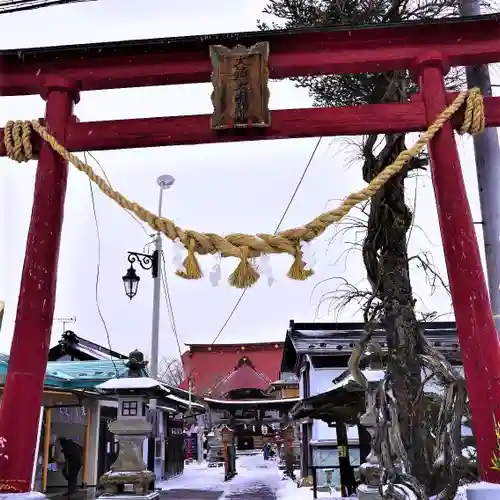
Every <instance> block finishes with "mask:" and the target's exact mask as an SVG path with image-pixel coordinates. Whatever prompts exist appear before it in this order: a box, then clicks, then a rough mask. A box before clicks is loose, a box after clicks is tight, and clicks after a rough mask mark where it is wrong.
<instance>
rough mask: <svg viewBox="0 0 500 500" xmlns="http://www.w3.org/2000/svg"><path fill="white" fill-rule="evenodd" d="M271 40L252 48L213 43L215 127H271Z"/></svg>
mask: <svg viewBox="0 0 500 500" xmlns="http://www.w3.org/2000/svg"><path fill="white" fill-rule="evenodd" d="M268 57H269V43H268V42H259V43H256V44H255V45H253V46H252V47H250V48H246V47H244V46H243V45H237V46H236V47H234V48H232V49H229V48H227V47H224V46H222V45H212V46H210V59H211V61H212V84H213V87H214V90H213V93H212V103H213V105H214V113H213V115H212V121H211V125H212V129H214V130H223V129H230V128H251V127H269V126H270V125H271V113H270V111H269V88H268V80H269V70H268V67H267V60H268Z"/></svg>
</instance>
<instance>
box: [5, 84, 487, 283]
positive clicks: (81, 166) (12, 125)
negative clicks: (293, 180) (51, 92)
mask: <svg viewBox="0 0 500 500" xmlns="http://www.w3.org/2000/svg"><path fill="white" fill-rule="evenodd" d="M464 103H466V109H465V114H464V120H463V124H462V126H461V128H460V131H459V132H460V133H461V134H465V133H470V134H473V135H475V134H479V133H481V132H482V131H483V130H484V126H485V123H484V104H483V98H482V95H481V92H480V90H479V89H477V88H473V89H470V90H468V91H463V92H460V93H459V94H458V96H457V97H456V98H455V100H454V101H453V103H452V104H450V105H449V106H448V107H446V108H445V109H444V111H443V112H442V113H441V114H440V115H439V116H438V117H437V118H436V119H435V121H434V122H433V123H432V125H430V126H429V128H428V129H427V131H426V132H424V133H423V134H422V135H421V136H420V138H419V139H418V141H417V142H416V143H415V145H414V146H413V147H411V148H409V149H407V150H405V151H403V152H401V153H400V154H399V156H398V157H397V158H396V161H395V162H394V163H392V164H391V165H388V166H387V167H385V169H384V170H383V171H382V172H381V173H380V174H378V175H377V176H376V177H375V178H374V179H373V180H372V181H371V182H370V184H368V185H367V186H366V187H365V188H363V189H361V190H360V191H356V192H354V193H351V194H350V195H349V196H348V197H347V198H346V199H345V200H344V201H343V202H342V203H341V204H340V205H339V206H338V207H337V208H335V209H333V210H330V211H328V212H325V213H322V214H321V215H319V216H318V217H316V218H315V219H313V220H312V221H311V222H309V223H307V224H305V225H304V226H301V227H296V228H293V229H288V230H285V231H281V232H279V233H277V234H275V235H272V234H266V233H260V234H257V235H251V234H244V233H234V234H229V235H226V236H221V235H218V234H215V233H200V232H198V231H194V230H192V229H182V228H181V227H179V226H177V225H175V224H174V222H173V221H171V220H169V219H167V218H165V217H158V216H157V215H155V214H154V213H153V212H150V211H149V210H147V209H146V208H144V207H143V206H142V205H139V204H138V203H136V202H134V201H131V200H129V199H128V198H127V197H126V196H124V195H123V194H121V193H120V192H118V191H115V190H114V189H112V187H111V186H110V185H109V184H108V183H107V182H106V180H105V179H103V178H102V177H100V176H99V175H98V174H97V173H96V172H95V171H94V170H93V169H92V167H91V166H90V165H87V164H86V163H84V162H83V161H82V160H80V158H78V157H77V156H75V155H74V154H73V153H71V152H69V151H68V150H67V149H66V148H65V147H64V146H62V145H61V144H60V143H59V142H58V141H57V140H56V139H55V138H54V137H53V136H52V135H51V134H50V133H49V132H48V130H47V129H46V128H45V127H44V126H43V125H41V124H40V123H39V122H38V121H37V120H32V121H15V122H14V121H9V122H8V123H7V124H6V126H5V130H4V143H5V150H6V153H7V156H9V158H11V159H13V160H15V161H17V162H26V161H28V160H30V159H32V158H33V148H32V145H31V132H32V130H34V131H35V132H36V133H37V134H38V135H39V136H40V137H41V138H42V139H43V140H44V141H46V142H47V143H48V144H49V145H50V146H51V147H52V149H53V150H54V151H56V152H57V153H58V154H59V155H61V157H63V158H64V159H65V160H66V161H68V162H69V163H71V164H72V165H74V166H75V167H76V168H77V169H78V170H80V171H81V172H83V173H84V174H85V175H87V177H88V178H89V179H90V180H91V181H92V182H94V183H95V184H96V185H97V186H98V187H99V189H100V190H101V191H102V192H103V193H104V194H105V195H106V196H108V197H109V198H111V199H112V200H114V201H115V202H116V203H118V205H120V206H121V207H122V208H124V209H125V210H128V211H130V212H132V213H133V214H135V215H136V216H137V217H138V218H139V219H140V220H142V221H143V222H145V223H147V224H148V225H149V226H150V227H151V228H152V229H154V230H155V231H160V232H162V233H163V234H164V235H165V236H166V237H167V238H169V239H170V240H172V241H175V240H177V239H179V240H180V241H181V242H182V244H183V245H184V246H185V247H186V249H187V251H188V256H187V258H186V260H185V262H184V270H183V271H182V272H180V273H178V274H179V275H181V276H182V277H184V278H186V279H198V278H200V277H201V276H202V274H201V270H200V267H199V265H198V263H197V262H196V257H195V254H196V253H197V254H199V255H206V254H216V253H220V254H221V256H222V257H237V258H239V259H240V260H241V262H240V264H239V266H238V267H237V269H236V270H235V271H234V272H233V274H232V275H231V277H230V283H231V285H233V286H235V287H237V288H246V287H248V286H251V285H252V284H253V283H255V282H256V281H257V279H258V273H257V271H256V270H255V269H254V268H253V266H252V265H251V264H250V263H249V262H248V259H252V258H255V257H259V256H261V255H264V254H280V253H287V254H290V255H292V256H294V263H293V265H292V267H291V269H290V271H289V273H288V276H289V277H290V278H292V279H298V280H304V279H306V278H307V277H308V276H310V275H311V274H312V272H311V270H306V269H305V263H304V262H303V260H302V251H301V247H300V244H301V242H306V243H308V242H310V241H312V240H314V239H315V238H317V237H318V236H320V235H321V234H322V233H323V232H324V231H325V230H326V229H327V228H328V227H329V226H331V225H332V224H334V223H336V222H338V221H339V220H341V219H342V218H343V217H344V216H345V215H347V214H348V213H349V211H350V210H352V208H354V207H355V206H356V205H358V204H359V203H362V202H364V201H367V200H369V199H370V198H371V197H372V196H373V195H374V194H375V193H376V192H377V191H378V190H379V189H380V188H381V187H382V186H383V185H384V184H385V183H386V182H387V181H388V180H389V179H391V177H393V176H394V175H396V174H398V173H399V172H401V170H402V169H403V168H404V166H405V164H406V162H407V161H408V160H409V159H411V158H413V157H415V156H417V155H418V154H419V153H420V152H421V151H422V150H423V149H424V147H425V146H426V145H427V144H428V143H429V141H430V140H431V139H432V138H433V137H434V136H435V135H436V133H437V132H438V131H439V130H440V129H441V128H442V126H443V125H444V124H445V123H446V121H447V120H449V119H450V118H451V117H452V116H453V115H454V114H455V113H456V112H457V111H458V110H459V109H460V107H461V106H462V105H463V104H464Z"/></svg>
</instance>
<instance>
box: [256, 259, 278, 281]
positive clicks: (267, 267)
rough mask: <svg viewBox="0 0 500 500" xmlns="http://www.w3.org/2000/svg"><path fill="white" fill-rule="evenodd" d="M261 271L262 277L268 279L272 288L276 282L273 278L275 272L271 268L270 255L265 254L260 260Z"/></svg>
mask: <svg viewBox="0 0 500 500" xmlns="http://www.w3.org/2000/svg"><path fill="white" fill-rule="evenodd" d="M259 269H260V273H261V274H262V276H265V277H266V278H267V284H268V286H272V285H273V283H274V282H275V281H276V280H275V279H274V276H273V270H272V268H271V257H269V255H267V254H264V255H262V256H261V257H260V258H259Z"/></svg>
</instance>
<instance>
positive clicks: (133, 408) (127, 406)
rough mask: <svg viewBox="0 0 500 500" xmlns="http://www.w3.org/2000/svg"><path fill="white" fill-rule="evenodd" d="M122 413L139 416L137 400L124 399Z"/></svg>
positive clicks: (126, 415) (127, 415)
mask: <svg viewBox="0 0 500 500" xmlns="http://www.w3.org/2000/svg"><path fill="white" fill-rule="evenodd" d="M122 415H123V416H124V417H136V416H137V401H123V403H122Z"/></svg>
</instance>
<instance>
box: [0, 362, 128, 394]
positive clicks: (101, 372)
mask: <svg viewBox="0 0 500 500" xmlns="http://www.w3.org/2000/svg"><path fill="white" fill-rule="evenodd" d="M8 362H9V356H8V355H7V354H0V377H2V378H5V375H6V374H7V366H8ZM125 363H126V360H114V361H111V360H107V361H104V360H102V361H101V360H98V361H49V362H48V363H47V371H46V374H45V386H47V387H58V388H67V389H86V388H92V387H94V386H95V385H97V384H100V383H102V382H105V381H106V380H109V379H110V378H114V377H116V376H118V377H123V376H125V375H126V373H127V367H126V366H125Z"/></svg>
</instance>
